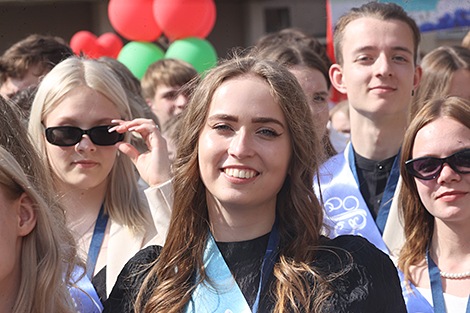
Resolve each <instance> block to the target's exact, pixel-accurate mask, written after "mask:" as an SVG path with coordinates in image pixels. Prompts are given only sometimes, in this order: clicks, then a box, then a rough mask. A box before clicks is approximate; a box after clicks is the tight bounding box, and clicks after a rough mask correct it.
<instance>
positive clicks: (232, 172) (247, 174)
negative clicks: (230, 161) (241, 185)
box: [224, 168, 256, 179]
mask: <svg viewBox="0 0 470 313" xmlns="http://www.w3.org/2000/svg"><path fill="white" fill-rule="evenodd" d="M224 173H225V174H227V175H228V176H232V177H236V178H245V179H246V178H252V177H254V176H256V172H255V171H250V170H239V169H236V168H228V169H227V168H226V169H224Z"/></svg>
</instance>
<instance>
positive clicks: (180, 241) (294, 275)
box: [136, 57, 332, 312]
mask: <svg viewBox="0 0 470 313" xmlns="http://www.w3.org/2000/svg"><path fill="white" fill-rule="evenodd" d="M253 76H254V77H259V78H260V79H262V80H263V81H264V82H265V83H266V84H267V85H268V86H269V88H270V91H271V95H272V96H273V98H274V100H275V101H276V103H277V104H278V105H279V106H280V108H281V109H282V112H283V114H284V115H285V117H286V121H287V125H288V131H289V135H290V138H291V141H292V157H291V161H290V164H289V174H288V175H287V177H286V180H285V182H284V185H283V187H282V188H281V190H280V191H279V193H278V195H277V201H276V214H277V217H278V225H277V227H278V230H279V236H280V246H281V249H280V252H279V262H278V263H277V264H276V265H275V268H274V275H275V277H276V278H277V283H276V286H275V288H274V289H275V290H274V291H273V293H274V296H275V297H276V299H277V300H278V301H277V303H276V307H275V310H274V312H286V311H288V310H292V311H294V312H298V311H303V310H305V311H308V312H320V310H321V307H322V305H324V302H325V299H326V298H327V297H328V296H329V295H330V294H331V293H332V290H331V289H330V286H329V284H328V282H327V280H326V279H325V277H323V276H322V275H320V274H318V273H317V272H316V268H315V266H314V256H315V252H316V250H317V249H318V247H319V242H320V230H321V228H322V225H323V210H322V207H321V205H320V203H319V201H318V199H317V197H316V195H315V194H314V191H313V187H312V182H313V177H314V175H315V174H316V173H317V170H318V166H319V164H320V160H319V156H318V152H319V151H322V146H321V143H320V141H319V139H318V138H317V135H316V134H315V129H314V125H313V119H312V116H311V114H305V112H308V110H309V108H308V104H307V99H306V97H305V95H304V93H303V91H302V88H301V86H300V85H299V83H298V82H297V80H296V78H295V77H294V76H293V74H291V73H290V72H289V71H288V70H286V69H285V68H283V67H281V66H279V65H276V64H274V63H271V62H268V61H261V60H257V59H256V58H252V57H247V58H242V59H239V58H234V59H232V60H229V61H227V62H226V63H223V64H222V65H220V66H218V67H217V68H215V69H213V70H211V71H210V72H209V73H208V74H207V76H206V77H205V78H204V79H203V80H202V82H201V83H200V84H199V86H198V87H197V88H196V90H195V92H194V95H193V97H192V99H191V102H190V104H189V106H188V108H187V109H186V111H185V113H184V114H185V115H184V119H183V125H182V129H184V130H185V131H184V132H182V133H181V138H180V141H179V144H178V152H177V158H176V162H175V176H174V184H173V186H174V199H175V201H174V205H173V211H172V217H171V223H170V228H169V232H168V238H167V241H166V243H165V246H164V247H163V250H162V252H161V255H160V257H159V258H158V259H157V261H156V262H155V263H153V264H152V265H151V266H152V268H151V270H150V273H149V275H148V276H147V278H146V279H145V281H144V284H143V287H142V288H141V289H140V291H139V294H138V296H137V300H136V312H180V311H182V310H183V308H184V306H185V305H186V303H188V301H189V300H190V298H191V295H192V292H193V290H194V288H195V286H196V285H197V284H199V283H204V280H205V279H206V274H205V271H204V265H203V252H204V247H205V242H206V240H207V236H208V231H209V227H210V226H209V218H208V212H207V204H206V187H205V186H204V184H203V182H202V180H201V178H200V173H199V166H198V152H197V151H198V140H199V136H200V133H201V130H202V128H203V126H204V125H205V123H206V119H207V113H208V110H209V106H210V103H211V100H212V97H213V95H214V93H215V91H216V90H217V89H218V88H219V87H220V86H221V85H222V84H223V83H224V82H225V81H227V80H231V79H234V78H239V77H253ZM175 268H178V271H175ZM195 272H197V273H198V274H199V275H198V277H201V279H198V281H197V282H196V283H194V282H193V276H192V275H193V274H194V273H195ZM306 276H309V277H313V278H314V279H315V281H316V283H315V286H314V287H313V288H312V287H311V286H310V284H309V283H308V280H307V277H306ZM147 297H148V299H149V301H146V298H147Z"/></svg>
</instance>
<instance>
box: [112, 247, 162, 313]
mask: <svg viewBox="0 0 470 313" xmlns="http://www.w3.org/2000/svg"><path fill="white" fill-rule="evenodd" d="M161 250H162V247H161V246H149V247H147V248H145V249H143V250H140V251H139V252H137V254H136V255H135V256H134V257H133V258H132V259H130V260H129V261H128V262H127V263H126V265H125V266H124V268H123V269H122V271H121V273H120V274H119V276H118V278H117V281H116V284H115V285H114V287H113V290H112V291H111V294H110V295H109V298H108V300H107V301H106V303H105V311H104V312H113V313H114V312H133V309H132V307H133V304H134V302H135V298H136V297H137V294H138V293H139V290H140V287H141V286H142V284H143V282H144V280H145V278H146V277H147V275H148V274H149V272H150V270H151V268H152V266H153V264H154V263H155V261H156V260H157V259H158V257H159V256H160V252H161Z"/></svg>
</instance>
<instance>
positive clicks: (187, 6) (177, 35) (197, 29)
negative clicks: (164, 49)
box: [153, 0, 216, 41]
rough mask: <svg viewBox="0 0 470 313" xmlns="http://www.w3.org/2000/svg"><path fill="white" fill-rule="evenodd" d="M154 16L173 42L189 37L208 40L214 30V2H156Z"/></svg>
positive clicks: (188, 0) (198, 0)
mask: <svg viewBox="0 0 470 313" xmlns="http://www.w3.org/2000/svg"><path fill="white" fill-rule="evenodd" d="M153 14H154V16H155V20H156V21H157V23H158V25H160V27H161V29H162V31H163V33H164V34H165V36H166V37H167V38H168V39H170V40H171V41H174V40H177V39H183V38H187V37H198V38H202V39H203V38H206V37H207V35H209V33H210V32H211V31H212V28H214V24H215V19H216V8H215V3H214V0H171V1H168V0H154V2H153Z"/></svg>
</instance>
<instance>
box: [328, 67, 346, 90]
mask: <svg viewBox="0 0 470 313" xmlns="http://www.w3.org/2000/svg"><path fill="white" fill-rule="evenodd" d="M343 78H344V77H343V69H342V68H341V66H340V65H339V64H333V65H332V66H331V67H330V80H331V84H332V85H333V86H334V87H335V88H336V89H337V90H338V91H339V92H341V93H343V94H346V92H347V89H346V83H345V81H344V79H343Z"/></svg>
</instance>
